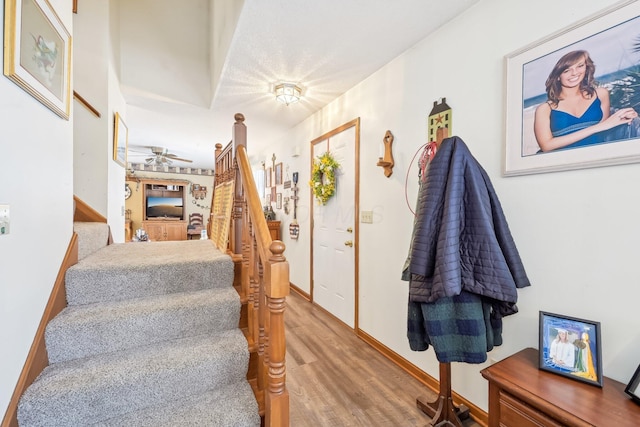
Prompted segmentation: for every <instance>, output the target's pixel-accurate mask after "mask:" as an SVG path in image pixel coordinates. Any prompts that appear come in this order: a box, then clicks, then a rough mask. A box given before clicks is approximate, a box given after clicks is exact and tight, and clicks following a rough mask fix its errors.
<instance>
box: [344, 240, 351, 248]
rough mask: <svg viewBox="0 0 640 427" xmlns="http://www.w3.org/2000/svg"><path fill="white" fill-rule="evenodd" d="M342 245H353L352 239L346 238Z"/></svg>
mask: <svg viewBox="0 0 640 427" xmlns="http://www.w3.org/2000/svg"><path fill="white" fill-rule="evenodd" d="M344 245H345V246H349V247H350V248H352V247H353V241H351V240H347V241H346V242H344Z"/></svg>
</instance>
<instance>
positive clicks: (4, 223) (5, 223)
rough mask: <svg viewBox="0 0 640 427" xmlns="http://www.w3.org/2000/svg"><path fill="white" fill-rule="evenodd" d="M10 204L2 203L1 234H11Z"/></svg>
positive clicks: (0, 209)
mask: <svg viewBox="0 0 640 427" xmlns="http://www.w3.org/2000/svg"><path fill="white" fill-rule="evenodd" d="M9 219H10V217H9V205H0V235H5V234H9V223H10V220H9Z"/></svg>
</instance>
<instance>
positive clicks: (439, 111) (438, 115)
mask: <svg viewBox="0 0 640 427" xmlns="http://www.w3.org/2000/svg"><path fill="white" fill-rule="evenodd" d="M446 101H447V98H441V101H440V103H438V101H433V108H432V109H431V112H430V113H429V118H428V119H427V125H428V135H427V136H428V138H429V141H437V140H438V129H444V130H445V132H444V134H445V136H446V137H448V136H450V135H451V115H452V114H451V113H452V111H451V107H449V106H448V105H447V102H446Z"/></svg>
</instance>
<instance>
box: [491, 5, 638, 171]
mask: <svg viewBox="0 0 640 427" xmlns="http://www.w3.org/2000/svg"><path fill="white" fill-rule="evenodd" d="M639 37H640V3H638V2H634V1H626V2H623V3H619V4H617V5H615V6H614V7H610V8H608V9H605V10H604V11H602V12H600V13H598V14H596V15H594V16H590V17H588V18H587V19H584V20H582V21H580V22H579V23H577V24H575V25H573V26H571V27H570V28H565V29H562V30H560V31H558V32H557V33H555V34H552V35H551V36H549V37H547V38H545V39H543V40H539V41H537V42H535V43H533V44H531V45H529V46H526V47H524V48H522V49H520V50H518V51H516V52H513V53H511V54H509V55H507V56H506V57H505V73H506V98H505V99H506V101H505V114H506V120H505V123H506V130H505V136H506V138H505V161H504V169H503V173H504V175H505V176H512V175H525V174H535V173H544V172H554V171H562V170H569V169H583V168H590V167H599V166H609V165H618V164H626V163H635V162H638V161H640V118H639V117H638V113H639V112H640V87H639V86H640V44H639V43H638V42H639Z"/></svg>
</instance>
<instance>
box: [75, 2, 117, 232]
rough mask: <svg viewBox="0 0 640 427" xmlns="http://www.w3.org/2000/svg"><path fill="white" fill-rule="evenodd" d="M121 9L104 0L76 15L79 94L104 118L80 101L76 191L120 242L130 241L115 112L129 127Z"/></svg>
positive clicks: (76, 152) (76, 134)
mask: <svg viewBox="0 0 640 427" xmlns="http://www.w3.org/2000/svg"><path fill="white" fill-rule="evenodd" d="M118 6H119V3H118V2H109V1H107V0H98V1H94V2H90V3H89V4H87V5H83V6H82V8H81V11H80V12H81V13H78V14H76V15H74V23H75V25H76V28H75V29H76V32H75V58H74V59H75V60H74V71H75V73H76V78H75V86H76V91H77V92H78V93H79V94H80V95H81V96H82V97H83V98H85V99H86V100H87V101H88V102H89V103H90V104H91V105H92V106H93V107H94V108H96V109H97V110H98V112H99V113H100V117H99V118H98V117H96V116H95V115H93V114H92V113H90V112H89V111H88V110H87V109H86V108H84V107H83V106H81V105H80V104H79V103H77V102H76V106H77V111H78V115H77V117H76V120H75V125H74V141H75V143H74V153H75V160H74V192H75V194H76V195H77V196H78V197H79V198H80V199H82V200H83V201H84V202H86V203H88V204H89V205H90V206H91V207H92V208H93V209H95V210H96V211H98V212H99V213H100V214H102V215H103V216H104V217H105V218H107V222H108V223H109V225H110V227H111V235H112V236H113V240H114V241H115V242H116V243H118V242H123V241H124V178H125V168H124V166H121V165H119V164H118V163H116V162H115V161H114V160H113V133H114V132H113V130H114V127H113V126H114V117H115V113H116V112H117V113H119V114H120V115H121V116H122V117H123V121H124V123H125V124H126V122H127V121H126V120H127V115H126V113H127V111H126V103H125V101H124V97H123V96H122V93H121V91H120V82H119V76H118V66H119V62H118V61H116V60H115V59H114V58H118V52H119V35H118V30H119V26H118V17H119V14H118V13H119V9H118ZM110 18H111V20H110Z"/></svg>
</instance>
